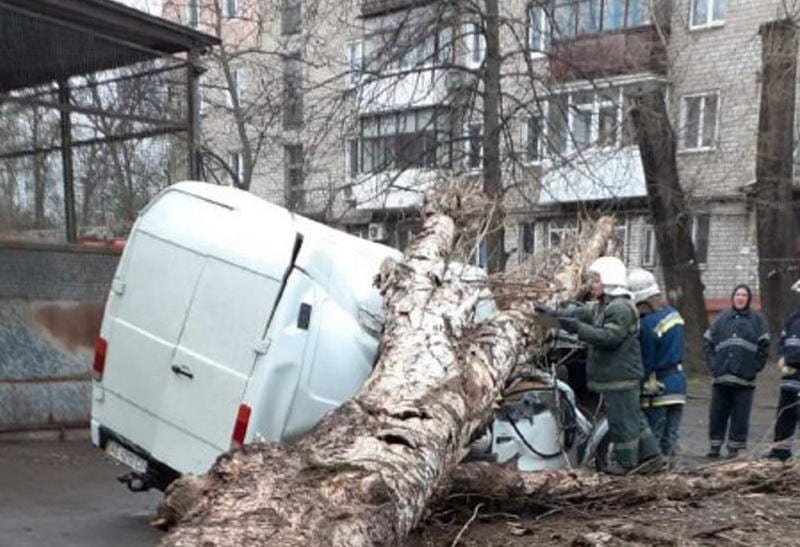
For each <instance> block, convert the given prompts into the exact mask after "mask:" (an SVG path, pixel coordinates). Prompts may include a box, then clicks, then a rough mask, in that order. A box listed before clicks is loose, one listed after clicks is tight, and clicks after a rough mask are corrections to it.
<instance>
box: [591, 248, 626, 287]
mask: <svg viewBox="0 0 800 547" xmlns="http://www.w3.org/2000/svg"><path fill="white" fill-rule="evenodd" d="M589 271H590V272H593V273H596V274H597V275H599V276H600V281H601V282H602V283H603V285H604V288H603V292H605V293H606V294H608V295H611V296H630V293H629V292H628V276H627V275H626V272H627V270H626V269H625V264H623V263H622V261H621V260H620V259H619V258H616V257H614V256H601V257H600V258H598V259H597V260H595V261H594V262H592V265H591V266H589Z"/></svg>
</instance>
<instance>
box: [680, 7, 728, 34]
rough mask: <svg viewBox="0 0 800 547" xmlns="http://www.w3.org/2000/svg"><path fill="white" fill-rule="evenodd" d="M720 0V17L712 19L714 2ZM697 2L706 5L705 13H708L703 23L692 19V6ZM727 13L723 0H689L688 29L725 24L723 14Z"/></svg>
mask: <svg viewBox="0 0 800 547" xmlns="http://www.w3.org/2000/svg"><path fill="white" fill-rule="evenodd" d="M715 2H720V3H722V11H723V14H722V19H714V3H715ZM698 3H705V5H706V13H707V14H708V19H707V20H706V22H704V23H696V22H695V20H694V11H695V9H694V7H695V5H696V4H698ZM726 15H727V6H726V5H725V0H691V1H690V2H689V29H690V30H698V29H707V28H715V27H721V26H724V25H725V16H726Z"/></svg>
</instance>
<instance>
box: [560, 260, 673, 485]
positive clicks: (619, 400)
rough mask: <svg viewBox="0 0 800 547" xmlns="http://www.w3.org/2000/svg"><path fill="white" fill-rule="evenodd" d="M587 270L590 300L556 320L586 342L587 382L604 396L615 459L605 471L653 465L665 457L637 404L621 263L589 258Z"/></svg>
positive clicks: (638, 361) (636, 356)
mask: <svg viewBox="0 0 800 547" xmlns="http://www.w3.org/2000/svg"><path fill="white" fill-rule="evenodd" d="M589 276H590V278H589V286H590V290H591V293H592V296H593V297H594V301H592V302H589V303H587V304H585V305H583V306H580V307H578V308H577V309H576V310H574V311H573V312H572V313H571V314H570V315H569V316H567V317H564V316H560V317H559V322H560V323H561V327H562V328H563V329H564V330H566V331H568V332H572V333H575V334H577V336H578V338H579V339H580V340H581V341H583V342H585V343H586V344H587V346H588V358H587V363H586V378H587V383H588V386H589V389H591V390H593V391H596V392H597V393H600V394H601V395H602V397H603V402H604V405H605V410H606V415H607V418H608V425H609V437H610V440H611V442H612V443H613V459H614V460H615V462H614V463H613V464H612V465H611V466H609V468H608V469H607V472H609V473H613V474H626V473H629V472H631V471H634V472H642V473H646V472H652V471H657V470H659V469H661V468H663V467H664V465H665V460H664V458H663V457H662V455H661V451H660V450H659V447H658V443H657V442H656V440H655V438H654V437H653V433H652V432H651V431H650V427H649V426H648V425H647V420H646V419H645V417H644V415H643V414H642V412H641V409H640V408H639V388H640V385H641V381H642V377H643V376H644V372H643V369H642V355H641V351H640V348H639V337H638V332H639V315H638V313H637V312H636V309H635V308H634V306H633V304H632V303H631V301H630V292H628V280H627V271H626V268H625V265H624V264H623V263H622V261H621V260H620V259H618V258H615V257H611V256H604V257H601V258H598V259H597V260H595V261H594V262H593V263H592V265H591V266H590V267H589Z"/></svg>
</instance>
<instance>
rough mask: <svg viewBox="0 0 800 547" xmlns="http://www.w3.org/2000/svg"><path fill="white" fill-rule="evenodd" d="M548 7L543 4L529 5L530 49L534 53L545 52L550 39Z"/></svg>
mask: <svg viewBox="0 0 800 547" xmlns="http://www.w3.org/2000/svg"><path fill="white" fill-rule="evenodd" d="M547 19H548V16H547V9H546V8H545V6H544V5H542V4H532V5H531V6H529V7H528V49H529V50H530V51H531V52H532V53H544V52H545V51H547V45H548V42H549V41H550V38H549V36H548V31H549V28H550V25H549V23H548V21H547Z"/></svg>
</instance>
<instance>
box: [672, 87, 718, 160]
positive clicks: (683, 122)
mask: <svg viewBox="0 0 800 547" xmlns="http://www.w3.org/2000/svg"><path fill="white" fill-rule="evenodd" d="M712 96H713V97H716V99H717V110H716V112H715V113H714V134H713V136H712V137H711V144H707V145H704V144H703V133H704V132H705V123H706V120H705V110H706V109H705V107H706V97H712ZM697 98H700V99H701V101H700V113H699V116H700V118H699V119H698V121H697V140H698V141H699V142H698V143H696V144H692V145H689V144H688V143H687V137H688V134H687V130H688V123H687V122H688V115H689V108H688V101H689V99H697ZM721 106H722V98H721V96H720V93H719V91H707V92H703V93H691V94H688V95H683V96H682V97H681V101H680V140H679V143H680V146H679V151H681V152H707V151H710V150H714V149H716V147H717V141H718V139H719V117H720V116H719V114H720V111H721V110H722V108H721Z"/></svg>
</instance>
